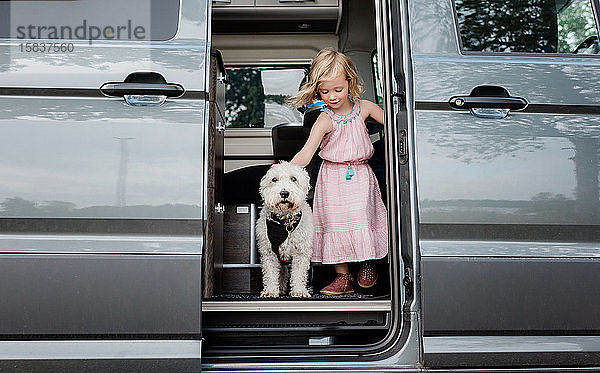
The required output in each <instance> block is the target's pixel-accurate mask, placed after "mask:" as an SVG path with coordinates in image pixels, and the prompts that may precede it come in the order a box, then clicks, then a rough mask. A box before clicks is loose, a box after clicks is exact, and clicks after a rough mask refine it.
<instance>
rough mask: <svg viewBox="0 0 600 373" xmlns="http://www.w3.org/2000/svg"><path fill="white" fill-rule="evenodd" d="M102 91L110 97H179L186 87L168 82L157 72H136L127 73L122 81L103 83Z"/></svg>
mask: <svg viewBox="0 0 600 373" xmlns="http://www.w3.org/2000/svg"><path fill="white" fill-rule="evenodd" d="M100 91H101V92H102V93H103V94H104V95H106V96H109V97H124V96H129V95H136V96H166V97H179V96H181V95H183V94H184V92H185V89H183V86H182V85H181V84H177V83H167V81H166V80H165V78H164V77H163V76H162V75H161V74H159V73H156V72H135V73H131V74H129V75H127V77H126V78H125V80H123V81H122V82H107V83H104V84H102V86H101V87H100Z"/></svg>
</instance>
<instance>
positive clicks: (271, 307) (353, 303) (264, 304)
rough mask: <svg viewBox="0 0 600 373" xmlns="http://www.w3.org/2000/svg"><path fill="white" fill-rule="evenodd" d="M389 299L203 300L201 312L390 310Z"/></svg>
mask: <svg viewBox="0 0 600 373" xmlns="http://www.w3.org/2000/svg"><path fill="white" fill-rule="evenodd" d="M391 309H392V302H391V301H389V300H335V301H333V300H255V301H252V300H251V301H239V300H236V301H206V300H205V301H203V302H202V312H251V311H260V312H277V311H282V310H285V311H286V312H292V311H300V312H322V311H330V312H333V311H338V312H353V311H391Z"/></svg>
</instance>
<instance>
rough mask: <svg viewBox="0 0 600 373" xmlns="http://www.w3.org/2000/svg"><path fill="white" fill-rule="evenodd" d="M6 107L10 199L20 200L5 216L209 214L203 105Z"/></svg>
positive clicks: (32, 103)
mask: <svg viewBox="0 0 600 373" xmlns="http://www.w3.org/2000/svg"><path fill="white" fill-rule="evenodd" d="M0 105H1V108H2V109H0V129H1V130H2V138H1V140H0V143H1V146H0V158H1V159H2V166H0V173H1V174H2V175H3V179H4V180H5V181H4V182H3V183H2V185H1V186H0V200H2V201H5V200H8V199H11V201H13V203H12V204H11V205H10V206H5V208H4V211H0V217H40V216H43V217H53V218H76V217H79V218H145V219H169V218H178V219H201V217H202V210H201V206H202V192H201V191H202V184H203V174H202V167H201V165H202V164H203V154H202V146H201V141H202V138H203V132H204V125H203V124H204V117H205V114H204V105H205V103H204V102H203V101H195V100H177V101H176V100H168V101H167V102H165V104H163V105H161V106H159V107H131V106H128V105H126V104H125V103H124V102H123V100H122V99H110V98H67V97H52V98H45V97H6V96H5V97H0ZM25 118H26V119H25ZM119 183H125V185H123V187H124V189H123V190H118V184H119ZM40 186H43V187H42V188H40ZM15 199H18V200H15ZM119 199H122V200H120V201H119ZM27 201H36V202H40V203H41V205H39V206H32V203H31V202H29V203H28V202H27Z"/></svg>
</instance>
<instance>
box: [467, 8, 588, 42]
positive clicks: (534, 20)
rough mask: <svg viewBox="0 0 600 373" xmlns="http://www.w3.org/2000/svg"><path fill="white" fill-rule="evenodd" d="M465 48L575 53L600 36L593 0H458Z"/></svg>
mask: <svg viewBox="0 0 600 373" xmlns="http://www.w3.org/2000/svg"><path fill="white" fill-rule="evenodd" d="M455 4H456V12H457V16H458V23H459V29H460V36H461V39H462V46H463V49H464V50H465V51H478V52H500V53H509V52H524V53H574V52H575V51H576V49H577V46H579V45H580V44H581V43H583V42H584V41H585V40H586V39H588V38H590V37H594V36H596V37H597V35H598V31H597V30H596V27H595V22H594V15H593V10H592V6H591V3H590V0H456V1H455Z"/></svg>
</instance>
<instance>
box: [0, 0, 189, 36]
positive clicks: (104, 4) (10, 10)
mask: <svg viewBox="0 0 600 373" xmlns="http://www.w3.org/2000/svg"><path fill="white" fill-rule="evenodd" d="M0 15H1V16H0V21H2V22H0V38H4V39H7V38H9V39H26V40H30V39H66V40H88V41H90V42H93V40H169V39H171V38H173V37H174V36H175V33H176V32H177V26H178V22H179V0H151V1H147V0H130V1H119V0H77V1H33V0H21V1H0Z"/></svg>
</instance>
